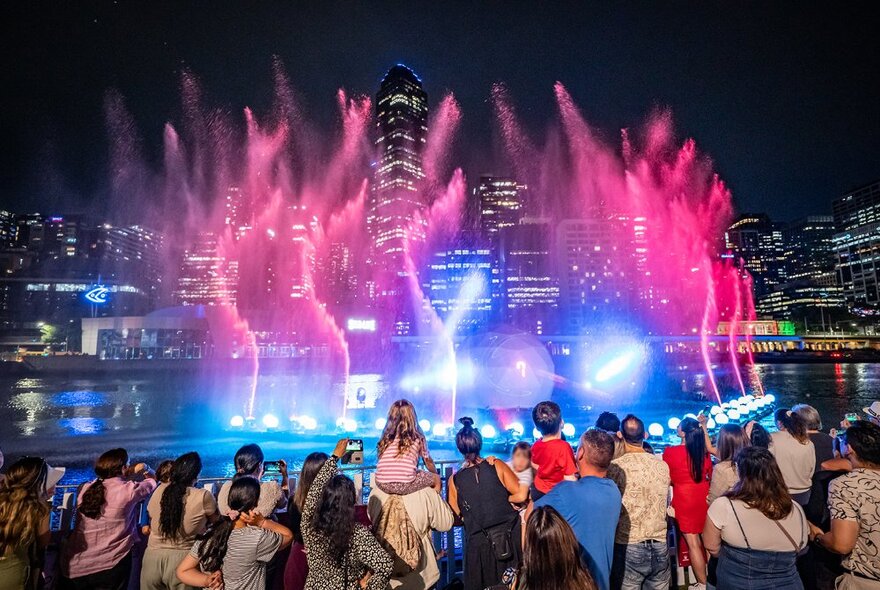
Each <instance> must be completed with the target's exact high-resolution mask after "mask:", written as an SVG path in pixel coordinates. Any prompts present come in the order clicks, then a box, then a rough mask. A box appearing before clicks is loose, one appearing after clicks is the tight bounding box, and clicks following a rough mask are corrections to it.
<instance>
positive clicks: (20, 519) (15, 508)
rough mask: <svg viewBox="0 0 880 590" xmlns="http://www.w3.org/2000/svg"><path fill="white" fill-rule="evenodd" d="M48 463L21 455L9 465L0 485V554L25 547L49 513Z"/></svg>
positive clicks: (38, 530)
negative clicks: (47, 495) (22, 457)
mask: <svg viewBox="0 0 880 590" xmlns="http://www.w3.org/2000/svg"><path fill="white" fill-rule="evenodd" d="M48 474H49V466H48V465H46V462H45V461H44V460H43V459H40V458H38V457H25V458H24V459H21V460H19V461H16V462H15V463H13V464H12V465H10V466H9V469H8V471H7V472H6V479H5V480H4V482H3V485H2V486H0V556H4V555H7V554H8V553H12V552H13V551H15V550H16V549H21V548H26V547H29V546H30V545H31V544H32V543H34V542H35V541H36V540H37V536H38V535H39V533H40V525H41V524H42V522H43V520H44V519H45V518H46V517H47V516H48V515H49V503H48V502H47V501H46V499H45V497H44V496H45V487H46V478H47V476H48Z"/></svg>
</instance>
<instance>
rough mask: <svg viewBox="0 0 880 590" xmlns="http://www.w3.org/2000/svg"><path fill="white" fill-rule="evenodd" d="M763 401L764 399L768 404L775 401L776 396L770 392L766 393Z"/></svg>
mask: <svg viewBox="0 0 880 590" xmlns="http://www.w3.org/2000/svg"><path fill="white" fill-rule="evenodd" d="M764 401H765V402H766V403H768V404H772V403H775V402H776V396H775V395H773V394H772V393H768V394H767V395H765V396H764Z"/></svg>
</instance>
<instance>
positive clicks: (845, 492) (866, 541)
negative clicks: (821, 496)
mask: <svg viewBox="0 0 880 590" xmlns="http://www.w3.org/2000/svg"><path fill="white" fill-rule="evenodd" d="M844 437H845V439H846V458H847V459H849V461H850V463H852V467H853V469H852V471H850V472H849V473H846V474H845V475H841V476H840V477H838V478H837V479H835V480H833V481H832V482H831V483H830V484H829V487H828V508H829V509H830V511H831V530H830V531H829V532H823V531H822V530H821V529H819V528H818V527H816V526H815V525H813V524H811V525H810V533H811V536H812V537H813V538H814V540H815V541H816V542H817V543H819V545H821V546H822V547H825V548H826V549H828V550H829V551H833V552H834V553H839V554H841V555H844V556H845V557H844V559H843V567H844V568H845V569H846V573H844V574H843V575H842V576H841V577H840V578H838V579H837V588H838V589H840V590H861V589H863V588H864V589H871V590H875V589H877V588H880V553H878V548H880V426H877V425H876V424H873V423H871V422H868V421H867V420H859V421H857V422H854V423H853V424H851V425H850V427H849V428H847V430H846V433H845V434H844Z"/></svg>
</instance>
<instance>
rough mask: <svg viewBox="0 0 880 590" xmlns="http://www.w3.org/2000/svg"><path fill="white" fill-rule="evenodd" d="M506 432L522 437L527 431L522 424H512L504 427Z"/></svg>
mask: <svg viewBox="0 0 880 590" xmlns="http://www.w3.org/2000/svg"><path fill="white" fill-rule="evenodd" d="M504 430H507V431H509V432H513V433H514V434H515V435H517V436H522V435H523V433H525V431H526V429H525V428H523V425H522V423H520V422H511V423H510V424H508V425H507V426H505V427H504Z"/></svg>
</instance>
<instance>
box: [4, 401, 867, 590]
mask: <svg viewBox="0 0 880 590" xmlns="http://www.w3.org/2000/svg"><path fill="white" fill-rule="evenodd" d="M865 412H866V416H865V419H856V420H852V418H853V417H852V416H848V418H849V419H846V420H844V421H843V422H842V423H841V425H840V429H831V431H829V432H824V431H823V428H822V423H821V419H820V416H819V414H818V412H817V411H816V410H815V409H814V408H812V407H811V406H809V405H805V404H800V405H797V406H795V407H793V408H791V409H779V410H777V411H776V413H775V415H774V418H775V422H776V430H775V431H774V432H772V434H771V433H768V431H767V429H765V428H763V427H762V426H761V424H760V423H757V422H749V423H747V424H744V425H739V424H732V423H729V424H725V425H723V426H721V427H720V428H718V429H717V430H715V429H711V430H710V429H709V427H708V425H709V419H708V416H705V415H703V414H700V415H699V416H697V417H696V418H694V417H686V418H684V419H683V420H682V421H681V423H680V424H679V425H678V428H677V435H678V437H679V442H680V444H668V445H666V446H665V448H664V449H663V451H662V453H661V454H658V453H656V452H655V449H654V448H653V447H652V445H651V444H649V442H648V439H649V437H648V435H647V434H646V430H645V425H644V422H643V421H642V420H641V419H640V418H638V417H637V416H635V415H632V414H630V415H627V416H625V417H624V418H623V419H619V418H618V416H616V415H615V414H613V413H609V412H604V413H602V414H601V415H600V416H599V418H598V420H597V421H596V424H595V426H593V427H591V428H589V429H588V430H587V431H586V432H584V433H583V434H582V435H581V436H580V437H579V440H578V441H577V443H576V445H574V446H573V445H572V444H571V442H570V441H567V440H565V437H564V435H563V434H562V432H563V426H564V418H563V416H562V411H561V409H560V407H559V406H558V405H557V404H555V403H554V402H550V401H547V402H541V403H539V404H538V405H537V406H535V408H534V409H533V412H532V417H533V420H534V424H535V428H536V429H537V431H539V432H540V434H541V437H540V438H539V439H538V440H537V441H535V442H534V444H531V445H530V444H529V443H527V442H518V443H516V444H515V445H514V446H513V448H512V452H511V456H510V458H509V460H507V461H505V460H503V459H501V458H498V457H494V456H491V455H490V454H486V453H484V450H483V438H482V435H481V433H480V431H479V430H478V429H477V428H476V427H475V425H474V421H473V420H472V419H471V418H468V417H464V418H462V419H461V420H460V423H461V428H460V430H458V432H457V433H456V435H455V444H456V447H457V449H458V451H459V452H460V454H461V463H460V465H459V467H458V468H457V469H456V470H455V473H454V475H452V477H450V478H448V479H447V480H446V495H445V499H444V495H443V486H442V483H443V482H442V480H441V477H440V474H439V473H438V471H437V468H436V466H435V464H434V462H433V461H432V459H431V454H430V450H429V448H428V441H427V439H426V437H425V435H424V434H423V432H422V430H421V429H420V427H419V421H418V418H417V416H416V409H415V407H414V406H413V404H411V403H410V402H408V401H406V400H400V401H397V402H394V404H392V407H391V409H390V410H389V413H388V419H387V422H386V425H385V428H384V431H383V432H382V435H381V437H380V439H379V443H378V447H377V451H378V463H377V467H376V469H375V471H374V472H373V474H372V481H371V483H370V490H371V491H370V496H369V500H368V503H367V504H366V505H362V504H361V502H360V499H359V497H358V490H357V489H356V487H355V482H354V481H353V480H352V479H351V478H349V477H348V476H347V475H345V473H344V472H342V471H341V470H340V467H339V464H340V462H345V461H346V460H347V459H348V458H349V457H350V454H351V453H352V450H351V449H350V448H349V445H348V442H349V441H348V440H347V439H343V440H340V441H339V442H338V443H337V444H336V446H335V447H334V448H333V449H328V450H330V451H331V452H330V453H329V454H326V453H322V452H315V453H312V454H310V455H309V456H308V457H307V458H306V459H305V462H304V464H303V466H302V470H301V472H300V474H299V477H298V478H296V485H295V487H294V489H293V490H291V486H290V481H291V480H290V478H289V477H288V473H287V465H286V464H285V463H284V462H283V461H281V462H277V464H273V467H277V468H278V472H279V473H278V476H277V477H274V478H270V479H267V478H264V467H265V465H266V463H265V461H264V457H263V452H262V450H261V449H260V447H259V446H258V445H255V444H249V445H245V446H243V447H242V448H241V449H239V450H238V452H237V453H236V454H235V458H234V465H235V471H236V473H235V476H234V477H233V478H232V480H231V481H228V482H226V483H224V484H223V486H222V487H221V488H220V489H219V492H218V493H217V495H216V497H215V495H214V494H213V493H212V491H210V490H209V489H205V488H200V487H197V482H198V480H199V476H200V472H201V469H202V463H201V458H200V457H199V455H198V453H195V452H190V453H186V454H184V455H181V456H180V457H178V458H176V459H175V460H173V461H166V462H163V463H162V464H161V465H160V466H159V467H158V468H157V470H156V471H155V472H154V471H153V470H152V469H151V468H150V467H149V466H148V465H145V464H144V463H136V464H134V465H132V464H131V461H130V459H129V456H128V453H127V452H126V451H125V449H112V450H109V451H107V452H106V453H104V454H103V455H101V456H100V457H99V458H98V459H97V461H96V463H95V468H94V472H95V476H96V477H95V479H94V480H92V481H89V482H86V483H84V484H82V485H81V486H80V487H79V489H78V493H77V502H76V518H75V522H74V525H73V527H72V529H71V530H70V531H69V532H67V531H66V532H65V533H64V534H63V535H62V537H61V538H60V539H57V540H58V542H59V549H58V560H57V561H58V577H59V579H58V584H57V587H59V588H61V589H62V590H66V589H72V590H79V589H86V588H90V589H101V590H104V589H106V590H124V589H126V588H128V587H129V585H130V583H132V577H133V576H134V575H137V571H138V568H136V567H135V561H136V557H135V556H136V555H138V558H139V562H140V568H139V576H140V579H139V585H140V588H141V589H142V590H159V589H169V590H182V589H188V588H209V589H214V590H219V589H226V590H264V589H272V590H276V589H283V590H303V589H307V590H324V589H332V590H337V589H338V590H364V589H365V590H384V589H385V588H394V589H403V590H410V589H413V590H415V589H430V588H435V587H436V585H437V584H438V581H439V579H440V569H439V567H438V561H437V560H438V555H437V554H436V553H435V546H434V544H433V542H432V531H441V532H442V531H449V530H450V529H451V528H452V527H453V526H454V525H455V524H456V523H458V524H461V525H462V526H463V533H462V535H463V538H464V541H465V542H464V551H463V556H462V557H463V575H462V577H461V580H460V581H459V582H457V583H458V586H457V587H458V588H463V589H464V590H485V589H509V590H559V589H571V590H593V589H597V590H609V589H614V590H636V589H645V590H654V589H657V590H659V589H663V590H668V589H669V588H670V587H671V585H672V583H673V577H674V576H673V570H672V567H673V564H672V562H671V560H670V546H669V540H670V537H671V535H670V531H672V533H671V534H672V535H674V536H675V537H676V538H677V539H678V543H677V545H678V546H679V555H678V560H679V563H680V564H681V565H683V566H686V567H689V568H690V572H691V576H690V580H689V583H690V588H691V589H693V590H701V589H703V588H706V587H714V588H717V589H718V590H742V589H752V590H758V589H771V588H772V589H774V590H788V589H804V588H807V589H830V588H838V589H842V590H853V589H855V590H862V589H866V590H867V589H870V590H877V589H880V402H875V403H874V404H873V405H872V406H871V407H870V408H866V409H865ZM655 442H656V441H655ZM2 464H3V456H2V454H0V467H2ZM421 466H424V468H423V469H422V468H421ZM63 475H64V472H63V470H61V469H57V468H53V467H52V466H50V465H49V464H47V463H46V461H45V460H43V459H41V458H35V457H25V458H22V459H19V460H18V461H16V462H14V463H12V464H11V465H9V466H8V468H7V469H6V470H5V473H4V474H3V476H2V480H0V590H21V589H23V588H27V589H30V588H39V587H40V586H41V580H43V579H45V578H44V572H43V571H42V568H43V567H44V560H43V557H42V555H41V553H42V552H43V549H44V548H45V547H46V545H47V544H48V543H49V542H50V538H51V534H50V527H49V518H50V502H51V498H52V496H53V493H54V488H55V486H56V485H57V483H58V482H59V480H60V479H61V477H62V476H63ZM144 503H146V507H147V508H146V510H147V514H148V517H149V523H148V524H147V525H146V526H140V524H141V523H139V514H140V507H141V506H142V505H143V504H144ZM670 524H671V526H670ZM144 536H146V538H147V541H146V548H145V549H144V550H143V552H142V554H137V553H136V546H138V545H140V544H141V541H142V539H143V537H144ZM448 550H449V551H452V550H453V549H452V548H451V547H450V548H448ZM678 582H679V583H681V582H682V580H678ZM136 583H137V582H135V584H136Z"/></svg>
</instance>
